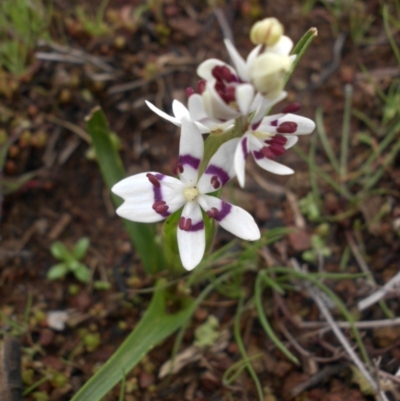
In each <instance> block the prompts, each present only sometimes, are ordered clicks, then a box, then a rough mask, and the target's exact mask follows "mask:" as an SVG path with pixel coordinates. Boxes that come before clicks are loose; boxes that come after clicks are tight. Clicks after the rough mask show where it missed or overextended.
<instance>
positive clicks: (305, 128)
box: [257, 113, 315, 135]
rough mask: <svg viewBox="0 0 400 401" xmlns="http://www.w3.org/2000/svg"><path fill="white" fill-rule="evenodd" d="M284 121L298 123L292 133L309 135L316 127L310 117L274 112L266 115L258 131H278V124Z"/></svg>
mask: <svg viewBox="0 0 400 401" xmlns="http://www.w3.org/2000/svg"><path fill="white" fill-rule="evenodd" d="M284 122H293V123H296V124H297V128H296V131H295V132H293V134H290V135H307V134H311V132H313V131H314V129H315V123H314V121H313V120H310V119H309V118H306V117H302V116H298V115H296V114H283V113H280V114H274V115H271V116H267V117H264V118H263V119H262V121H261V124H260V126H259V127H258V128H257V131H261V132H270V133H278V132H277V128H278V125H280V124H282V123H284Z"/></svg>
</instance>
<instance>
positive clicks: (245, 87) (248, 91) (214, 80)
mask: <svg viewBox="0 0 400 401" xmlns="http://www.w3.org/2000/svg"><path fill="white" fill-rule="evenodd" d="M197 74H198V75H199V76H200V77H201V78H202V79H203V82H204V89H203V90H202V91H201V93H200V95H201V97H202V101H203V108H204V111H205V112H206V114H207V115H208V116H209V117H210V118H212V119H214V120H219V121H229V120H234V119H236V118H238V117H240V116H247V115H248V113H249V112H250V111H254V109H255V103H254V100H255V96H256V92H255V90H254V87H253V85H252V84H250V83H248V82H243V81H242V80H241V78H240V76H239V75H238V73H237V72H236V71H235V70H234V69H233V68H232V67H231V66H230V65H228V64H226V63H224V62H223V61H221V60H218V59H209V60H206V61H204V62H203V63H201V64H200V65H199V67H198V68H197Z"/></svg>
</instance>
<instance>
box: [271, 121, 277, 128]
mask: <svg viewBox="0 0 400 401" xmlns="http://www.w3.org/2000/svg"><path fill="white" fill-rule="evenodd" d="M270 124H271V125H272V126H273V127H277V126H278V120H274V121H271V122H270Z"/></svg>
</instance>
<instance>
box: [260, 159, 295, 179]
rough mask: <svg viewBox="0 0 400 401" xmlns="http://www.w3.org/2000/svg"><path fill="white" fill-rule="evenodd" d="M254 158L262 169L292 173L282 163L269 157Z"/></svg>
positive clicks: (279, 173) (285, 173)
mask: <svg viewBox="0 0 400 401" xmlns="http://www.w3.org/2000/svg"><path fill="white" fill-rule="evenodd" d="M254 160H255V161H256V163H257V164H258V165H259V166H260V167H261V168H262V169H264V170H266V171H269V172H270V173H273V174H278V175H289V174H293V173H294V171H293V170H292V169H291V168H289V167H286V166H284V165H283V164H280V163H277V162H276V161H273V160H271V159H267V158H266V157H264V158H262V159H257V158H256V157H254Z"/></svg>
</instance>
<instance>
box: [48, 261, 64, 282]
mask: <svg viewBox="0 0 400 401" xmlns="http://www.w3.org/2000/svg"><path fill="white" fill-rule="evenodd" d="M68 271H69V269H68V266H67V265H66V264H65V263H59V264H57V265H54V266H52V267H50V270H49V271H48V272H47V278H48V279H49V280H57V279H59V278H62V277H64V276H65V275H66V274H67V273H68Z"/></svg>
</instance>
